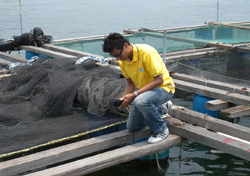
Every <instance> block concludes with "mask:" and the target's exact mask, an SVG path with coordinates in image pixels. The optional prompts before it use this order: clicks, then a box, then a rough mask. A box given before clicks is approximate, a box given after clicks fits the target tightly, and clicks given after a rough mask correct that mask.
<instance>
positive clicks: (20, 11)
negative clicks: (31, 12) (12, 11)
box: [19, 0, 23, 34]
mask: <svg viewBox="0 0 250 176" xmlns="http://www.w3.org/2000/svg"><path fill="white" fill-rule="evenodd" d="M19 10H20V23H21V34H22V33H23V24H22V13H21V0H19Z"/></svg>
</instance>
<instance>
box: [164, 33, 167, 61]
mask: <svg viewBox="0 0 250 176" xmlns="http://www.w3.org/2000/svg"><path fill="white" fill-rule="evenodd" d="M166 35H167V31H166V30H165V31H164V37H163V62H164V64H166V38H167V36H166Z"/></svg>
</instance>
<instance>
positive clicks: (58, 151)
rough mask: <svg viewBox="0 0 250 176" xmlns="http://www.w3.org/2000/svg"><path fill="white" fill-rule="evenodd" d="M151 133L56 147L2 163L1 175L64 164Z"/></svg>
mask: <svg viewBox="0 0 250 176" xmlns="http://www.w3.org/2000/svg"><path fill="white" fill-rule="evenodd" d="M150 135H151V131H150V130H149V129H148V130H143V131H138V132H136V133H134V136H133V133H129V132H128V131H127V130H124V131H120V132H116V133H111V134H107V135H103V136H99V137H96V138H91V139H87V140H83V141H79V142H76V143H72V144H68V145H64V146H60V147H56V148H53V149H50V150H46V151H42V152H38V153H35V154H31V155H27V156H24V157H21V158H17V159H13V160H9V161H5V162H0V173H2V174H3V175H5V176H8V175H15V174H18V173H22V172H25V171H28V170H32V169H36V168H39V167H45V166H47V165H51V164H55V163H59V162H63V161H66V160H69V159H73V158H76V157H79V156H83V155H86V154H91V153H93V152H97V151H101V150H104V149H108V148H111V147H114V146H118V145H121V144H125V143H127V142H131V141H133V137H134V139H135V140H137V139H142V138H146V137H149V136H150Z"/></svg>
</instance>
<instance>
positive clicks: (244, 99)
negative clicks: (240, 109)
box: [174, 79, 250, 106]
mask: <svg viewBox="0 0 250 176" xmlns="http://www.w3.org/2000/svg"><path fill="white" fill-rule="evenodd" d="M174 83H175V86H176V88H178V89H180V90H184V91H187V92H193V93H196V94H200V95H203V96H206V97H211V98H214V99H221V100H225V101H228V102H230V103H233V104H238V105H247V106H248V105H250V98H249V96H245V95H240V94H236V93H232V92H228V91H224V90H220V89H215V88H210V87H206V86H202V85H198V84H193V83H189V82H186V81H181V80H177V79H174Z"/></svg>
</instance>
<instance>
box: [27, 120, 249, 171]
mask: <svg viewBox="0 0 250 176" xmlns="http://www.w3.org/2000/svg"><path fill="white" fill-rule="evenodd" d="M164 120H165V121H166V123H167V124H168V127H169V130H170V132H171V133H174V134H177V135H180V136H182V137H184V138H188V139H191V140H194V141H197V142H199V143H201V144H204V145H207V146H210V147H213V148H216V149H218V150H223V151H225V152H227V153H229V154H232V155H234V156H237V157H240V158H243V159H246V160H250V144H249V143H244V142H242V141H238V140H236V139H234V138H230V137H228V136H223V135H220V134H217V133H214V132H211V131H208V130H207V129H204V128H201V127H196V126H193V125H190V124H187V123H184V122H182V121H180V120H178V119H175V118H166V119H164ZM173 137H175V139H173ZM176 140H178V141H176ZM170 141H171V142H170ZM180 142H181V141H180V140H179V139H178V138H177V137H176V136H174V135H172V134H171V135H169V137H168V138H166V139H165V140H163V141H162V142H160V143H156V144H148V143H147V142H141V143H137V144H134V145H130V146H126V147H123V148H121V149H116V150H113V151H109V152H105V153H102V154H99V155H95V156H92V157H89V158H85V159H81V160H78V161H74V162H71V163H67V164H64V165H60V166H57V167H53V168H49V169H46V170H42V171H38V172H35V173H32V174H28V175H32V176H43V175H46V176H47V175H48V176H50V175H53V176H64V175H84V174H88V173H91V172H94V171H98V170H101V169H104V168H106V167H110V166H113V165H116V164H119V163H122V162H126V161H130V160H133V159H135V158H138V157H141V156H144V155H147V154H150V153H155V152H156V151H159V150H162V147H166V148H169V147H171V146H174V145H176V144H177V143H180ZM170 143H171V144H170Z"/></svg>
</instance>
